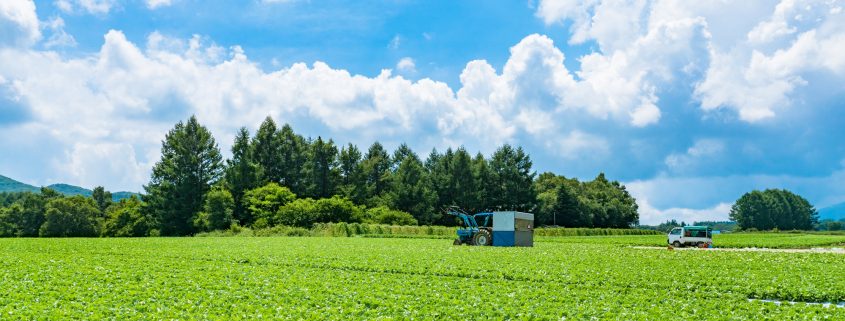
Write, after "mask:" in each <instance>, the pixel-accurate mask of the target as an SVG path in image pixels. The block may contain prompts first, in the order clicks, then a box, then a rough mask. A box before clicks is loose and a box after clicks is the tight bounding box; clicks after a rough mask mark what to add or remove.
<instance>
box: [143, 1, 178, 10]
mask: <svg viewBox="0 0 845 321" xmlns="http://www.w3.org/2000/svg"><path fill="white" fill-rule="evenodd" d="M172 4H173V0H147V8H150V9H158V8H162V7H167V6H170V5H172Z"/></svg>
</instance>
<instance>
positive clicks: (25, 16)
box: [0, 0, 41, 48]
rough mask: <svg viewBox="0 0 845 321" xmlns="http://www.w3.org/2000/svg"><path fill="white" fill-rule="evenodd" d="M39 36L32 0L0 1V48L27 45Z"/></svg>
mask: <svg viewBox="0 0 845 321" xmlns="http://www.w3.org/2000/svg"><path fill="white" fill-rule="evenodd" d="M40 38H41V31H40V30H39V26H38V16H36V14H35V3H34V2H32V0H6V1H0V48H2V47H28V46H31V45H33V44H34V43H35V42H36V41H38V40H39V39H40Z"/></svg>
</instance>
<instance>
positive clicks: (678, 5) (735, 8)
mask: <svg viewBox="0 0 845 321" xmlns="http://www.w3.org/2000/svg"><path fill="white" fill-rule="evenodd" d="M842 5H843V4H842V2H841V1H826V0H783V1H781V2H780V3H779V4H777V6H775V7H774V8H772V7H771V4H770V3H767V2H765V1H756V0H755V1H729V2H700V1H686V2H678V1H664V0H630V1H619V0H590V1H569V0H542V1H541V2H540V5H539V7H538V9H537V13H536V14H537V16H538V17H540V18H541V19H542V20H543V21H545V22H546V23H547V24H561V23H563V22H571V25H570V28H571V32H572V36H571V38H570V39H569V42H570V43H571V44H583V43H587V42H595V43H596V44H597V45H598V47H599V51H598V52H596V53H593V54H591V55H588V56H585V57H582V58H581V60H582V64H581V71H579V76H580V75H582V74H583V75H584V76H582V78H583V79H584V81H585V82H588V83H593V87H594V88H608V89H605V90H604V93H606V94H612V97H620V98H618V99H619V101H620V102H621V105H622V106H632V105H637V104H639V105H640V106H641V107H640V108H637V109H634V110H633V111H631V117H632V124H634V125H646V124H651V123H654V122H656V121H657V120H658V119H659V117H660V115H661V113H660V109H659V108H658V107H657V105H656V103H657V98H658V97H659V94H660V92H659V88H661V87H665V86H669V85H671V84H672V81H673V80H674V79H677V78H678V77H684V78H686V79H691V85H692V87H693V88H694V97H696V98H697V99H698V101H699V102H700V106H701V109H702V110H703V111H705V112H710V111H714V110H717V109H722V108H727V109H730V110H734V111H736V113H737V115H738V116H739V118H740V119H741V120H743V121H747V122H758V121H761V120H765V119H769V118H772V117H775V116H776V115H777V114H778V110H780V109H782V108H788V107H789V106H790V105H792V104H793V101H792V99H791V97H792V95H793V94H795V92H796V90H797V89H798V88H800V87H807V85H808V84H810V83H812V82H813V81H814V79H812V78H813V76H812V74H813V73H818V72H822V73H824V72H827V73H832V74H834V75H836V76H837V77H838V78H839V79H841V77H842V76H843V74H845V72H843V69H845V62H843V60H845V58H842V57H843V55H841V54H838V53H840V52H841V50H842V49H845V48H843V46H845V45H843V44H845V41H843V40H845V16H843V12H842V9H841V7H842ZM736 35H744V37H737V36H736ZM819 79H821V77H819ZM819 81H821V80H819ZM825 94H826V93H825ZM599 96H600V95H595V94H594V95H588V97H599ZM620 102H612V103H620Z"/></svg>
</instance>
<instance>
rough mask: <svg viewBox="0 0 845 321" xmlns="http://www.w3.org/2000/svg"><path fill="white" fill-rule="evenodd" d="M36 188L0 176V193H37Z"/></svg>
mask: <svg viewBox="0 0 845 321" xmlns="http://www.w3.org/2000/svg"><path fill="white" fill-rule="evenodd" d="M39 190H40V189H39V188H38V187H35V186H32V185H29V184H24V183H21V182H18V181H16V180H13V179H11V178H8V177H6V176H3V175H0V192H38V191H39Z"/></svg>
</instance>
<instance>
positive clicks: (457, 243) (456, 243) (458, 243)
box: [452, 239, 464, 245]
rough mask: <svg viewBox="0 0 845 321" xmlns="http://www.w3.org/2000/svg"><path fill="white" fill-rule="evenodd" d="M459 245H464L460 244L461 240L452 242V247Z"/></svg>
mask: <svg viewBox="0 0 845 321" xmlns="http://www.w3.org/2000/svg"><path fill="white" fill-rule="evenodd" d="M461 244H464V243H461V239H455V242H452V245H461Z"/></svg>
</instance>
